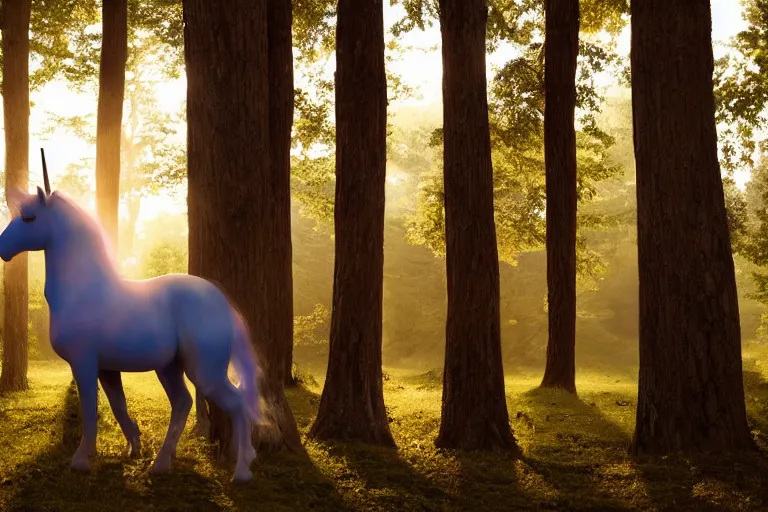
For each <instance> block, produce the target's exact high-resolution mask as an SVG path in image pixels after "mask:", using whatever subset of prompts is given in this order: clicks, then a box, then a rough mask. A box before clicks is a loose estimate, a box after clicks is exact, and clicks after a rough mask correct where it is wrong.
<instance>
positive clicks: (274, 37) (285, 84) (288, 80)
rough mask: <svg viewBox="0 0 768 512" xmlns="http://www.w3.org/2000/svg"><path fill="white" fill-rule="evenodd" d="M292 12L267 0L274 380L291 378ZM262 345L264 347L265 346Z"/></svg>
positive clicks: (284, 2) (287, 0) (282, 1)
mask: <svg viewBox="0 0 768 512" xmlns="http://www.w3.org/2000/svg"><path fill="white" fill-rule="evenodd" d="M292 24H293V14H292V11H291V0H269V1H268V2H267V48H268V52H269V126H270V129H269V157H270V158H269V159H270V162H271V165H272V171H271V172H272V176H273V177H274V178H273V179H274V188H275V194H276V197H275V198H274V200H275V206H276V208H278V209H279V210H280V211H281V212H287V213H284V214H281V215H280V217H279V218H277V219H275V221H276V222H277V223H279V225H276V226H275V242H276V243H277V245H276V246H275V247H274V252H272V253H270V254H271V255H272V256H273V257H274V267H273V268H272V272H275V273H276V274H279V278H278V279H276V280H275V283H280V285H279V286H278V287H277V288H275V289H274V290H272V291H271V292H272V293H273V296H272V299H273V300H274V303H275V309H276V312H277V313H279V314H280V315H281V318H280V320H279V321H276V322H275V326H276V327H277V328H278V329H279V331H277V332H275V333H273V337H272V338H270V339H269V340H268V343H267V345H266V347H268V353H267V352H265V358H266V359H268V360H269V361H282V362H283V363H282V365H279V364H276V363H275V364H272V365H270V367H269V368H268V369H267V376H268V377H269V379H270V380H271V381H274V383H275V384H277V382H278V381H279V382H280V383H281V384H280V385H283V384H286V385H292V384H293V383H294V382H293V371H292V366H293V266H292V264H291V261H292V248H291V130H292V128H293V39H292V35H293V34H292V32H291V29H292ZM266 347H265V348H266Z"/></svg>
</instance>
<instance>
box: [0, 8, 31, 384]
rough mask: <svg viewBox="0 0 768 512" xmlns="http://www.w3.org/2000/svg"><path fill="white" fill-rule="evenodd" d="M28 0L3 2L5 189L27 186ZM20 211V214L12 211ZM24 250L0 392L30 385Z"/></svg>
mask: <svg viewBox="0 0 768 512" xmlns="http://www.w3.org/2000/svg"><path fill="white" fill-rule="evenodd" d="M30 3H31V2H30V0H4V1H3V3H2V20H3V23H2V35H3V43H2V49H3V80H2V92H3V119H4V122H5V192H6V198H7V197H8V196H7V194H8V191H9V190H11V189H13V188H20V189H22V190H27V188H28V187H29V46H30V42H29V23H30V16H31V6H30ZM13 213H14V214H15V215H18V214H19V212H18V211H15V212H13ZM28 261H29V260H28V258H27V253H23V254H19V255H18V256H16V257H15V258H14V259H13V260H12V261H10V262H8V263H6V264H5V267H4V276H3V277H4V279H3V292H4V293H3V296H4V301H5V309H4V324H3V325H4V328H3V364H2V373H0V391H21V390H24V389H27V388H28V387H29V382H28V381H27V368H28V365H29V340H28V325H27V321H28V316H29V311H28V300H29V298H28V293H29V292H28V286H29V282H28V276H29V264H28Z"/></svg>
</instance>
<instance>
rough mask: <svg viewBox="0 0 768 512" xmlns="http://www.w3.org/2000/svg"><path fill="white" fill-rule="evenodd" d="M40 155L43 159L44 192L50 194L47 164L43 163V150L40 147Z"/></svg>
mask: <svg viewBox="0 0 768 512" xmlns="http://www.w3.org/2000/svg"><path fill="white" fill-rule="evenodd" d="M40 157H41V158H42V159H43V185H44V186H45V194H46V195H51V182H50V181H48V166H47V165H45V150H44V149H43V148H40Z"/></svg>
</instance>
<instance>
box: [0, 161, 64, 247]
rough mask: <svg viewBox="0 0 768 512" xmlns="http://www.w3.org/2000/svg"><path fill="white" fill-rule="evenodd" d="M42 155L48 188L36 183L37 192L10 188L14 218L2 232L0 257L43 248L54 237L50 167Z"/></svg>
mask: <svg viewBox="0 0 768 512" xmlns="http://www.w3.org/2000/svg"><path fill="white" fill-rule="evenodd" d="M40 153H41V155H42V158H43V181H44V183H45V191H43V189H41V188H40V187H37V194H28V193H26V192H24V191H22V190H20V189H10V190H9V191H8V194H7V201H8V208H9V209H10V210H11V212H13V214H14V215H13V220H11V222H10V224H8V226H7V227H6V228H5V230H4V231H3V232H2V234H0V258H2V259H3V261H11V259H13V257H14V256H16V255H17V254H19V253H22V252H25V251H43V250H45V249H46V248H47V247H48V245H49V244H50V240H51V238H52V234H53V232H52V229H51V225H52V222H51V217H52V216H53V212H52V211H51V208H50V203H51V185H50V182H49V181H48V168H47V166H46V165H45V153H44V152H43V150H42V149H41V150H40Z"/></svg>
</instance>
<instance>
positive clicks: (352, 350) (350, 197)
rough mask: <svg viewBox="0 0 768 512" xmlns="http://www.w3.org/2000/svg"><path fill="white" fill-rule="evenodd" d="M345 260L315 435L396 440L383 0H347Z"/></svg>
mask: <svg viewBox="0 0 768 512" xmlns="http://www.w3.org/2000/svg"><path fill="white" fill-rule="evenodd" d="M337 10H338V21H337V26H336V200H335V203H334V233H335V247H336V252H335V255H336V256H335V266H334V279H333V307H332V310H331V332H330V346H329V351H330V353H329V357H328V371H327V374H326V379H325V385H324V387H323V393H322V396H321V397H320V407H319V410H318V413H317V418H316V419H315V422H314V423H313V424H312V427H311V429H310V432H309V435H310V436H312V437H314V438H316V439H340V440H357V441H362V442H366V443H372V444H381V445H388V446H394V444H395V443H394V440H393V438H392V433H391V432H390V430H389V422H388V420H387V414H386V409H385V406H384V395H383V388H382V370H381V342H382V341H381V340H382V338H381V336H382V282H383V277H384V189H385V182H386V181H385V178H386V158H387V155H386V146H387V78H386V73H385V65H384V11H383V4H382V0H371V1H367V2H359V1H357V0H339V2H338V9H337Z"/></svg>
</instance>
